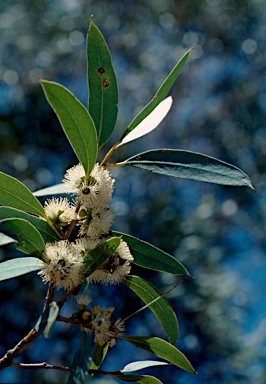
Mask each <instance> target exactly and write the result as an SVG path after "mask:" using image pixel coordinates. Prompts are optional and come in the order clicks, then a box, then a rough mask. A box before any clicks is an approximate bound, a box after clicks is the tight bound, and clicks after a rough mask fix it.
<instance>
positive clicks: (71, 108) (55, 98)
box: [41, 80, 97, 176]
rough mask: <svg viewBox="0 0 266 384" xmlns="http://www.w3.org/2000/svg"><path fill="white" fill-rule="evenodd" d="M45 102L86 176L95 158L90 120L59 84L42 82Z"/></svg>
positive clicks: (95, 138)
mask: <svg viewBox="0 0 266 384" xmlns="http://www.w3.org/2000/svg"><path fill="white" fill-rule="evenodd" d="M41 83H42V87H43V90H44V93H45V96H46V99H47V101H48V102H49V104H50V105H51V107H52V108H53V110H54V111H55V113H56V114H57V117H58V119H59V121H60V123H61V125H62V128H63V130H64V132H65V134H66V136H67V138H68V140H69V142H70V144H71V146H72V148H73V150H74V152H75V153H76V155H77V158H78V159H79V161H80V162H81V164H82V165H83V167H84V170H85V174H86V176H88V175H89V174H90V172H91V170H92V168H93V166H94V164H95V161H96V157H97V137H96V130H95V126H94V123H93V121H92V118H91V117H90V115H89V113H88V111H87V109H86V108H85V107H84V106H83V105H82V104H81V103H80V102H79V101H78V100H77V99H76V97H75V96H74V95H73V94H72V93H71V92H70V91H69V90H68V89H66V88H65V87H63V86H62V85H60V84H57V83H54V82H51V81H45V80H42V81H41Z"/></svg>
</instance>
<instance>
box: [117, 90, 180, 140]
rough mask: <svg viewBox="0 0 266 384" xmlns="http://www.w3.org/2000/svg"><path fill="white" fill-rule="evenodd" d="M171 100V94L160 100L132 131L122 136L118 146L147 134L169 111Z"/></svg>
mask: <svg viewBox="0 0 266 384" xmlns="http://www.w3.org/2000/svg"><path fill="white" fill-rule="evenodd" d="M172 102H173V99H172V97H171V96H169V97H167V98H166V99H164V100H163V101H161V102H160V104H159V105H157V107H156V108H155V109H154V110H153V111H152V112H151V113H150V114H149V115H148V116H147V117H146V118H145V119H144V120H142V122H141V123H140V124H139V125H138V126H137V127H136V128H135V129H134V130H133V131H131V132H130V133H129V134H128V135H127V136H125V137H124V139H123V140H122V141H121V143H120V144H119V146H120V145H123V144H126V143H128V142H130V141H133V140H135V139H138V138H139V137H142V136H144V135H147V133H150V132H151V131H153V130H154V129H155V128H156V127H157V126H158V125H159V124H160V123H161V121H162V120H163V119H164V118H165V116H166V115H167V113H168V112H169V110H170V108H171V106H172Z"/></svg>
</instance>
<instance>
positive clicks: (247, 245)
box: [0, 0, 266, 384]
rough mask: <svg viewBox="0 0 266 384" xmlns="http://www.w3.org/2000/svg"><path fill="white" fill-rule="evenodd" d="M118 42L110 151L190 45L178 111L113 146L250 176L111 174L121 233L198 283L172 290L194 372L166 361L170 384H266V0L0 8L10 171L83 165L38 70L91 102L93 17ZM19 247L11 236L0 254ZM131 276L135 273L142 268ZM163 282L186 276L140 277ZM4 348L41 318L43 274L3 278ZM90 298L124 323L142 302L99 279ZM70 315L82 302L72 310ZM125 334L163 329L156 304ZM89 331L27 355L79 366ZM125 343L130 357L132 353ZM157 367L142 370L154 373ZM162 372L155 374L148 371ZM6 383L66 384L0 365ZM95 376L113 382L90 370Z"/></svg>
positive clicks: (55, 175) (0, 331)
mask: <svg viewBox="0 0 266 384" xmlns="http://www.w3.org/2000/svg"><path fill="white" fill-rule="evenodd" d="M92 14H93V15H94V21H95V23H96V25H98V26H99V28H100V29H101V31H102V32H103V35H104V36H105V38H106V40H107V43H108V45H109V47H110V50H111V53H112V57H113V63H114V67H115V70H116V74H117V80H118V87H119V116H118V122H117V128H116V131H115V132H114V134H113V136H112V138H111V140H110V142H109V143H108V144H107V145H106V146H105V147H104V148H103V151H102V153H101V154H100V156H99V158H100V159H101V158H102V157H103V155H104V153H105V152H106V151H107V150H108V149H109V148H110V146H111V144H112V143H114V142H115V140H116V139H118V138H119V137H120V136H121V134H122V133H123V132H124V130H125V129H126V127H127V125H128V124H129V122H130V121H131V120H132V119H133V117H134V116H135V115H136V113H137V112H138V111H139V110H140V109H141V108H142V107H143V106H144V105H145V104H146V103H147V102H148V101H149V100H150V99H151V97H152V96H153V95H154V93H155V91H156V90H157V88H158V87H159V86H160V84H161V83H162V81H163V80H164V78H165V77H166V76H167V74H168V73H169V72H170V70H171V69H172V68H173V66H174V65H175V64H176V62H177V61H178V60H179V58H180V57H181V56H182V55H183V54H184V53H185V51H186V50H187V49H188V48H190V47H192V46H193V47H194V48H193V50H192V52H191V54H190V58H189V61H188V63H187V65H186V67H185V68H184V70H183V71H182V74H181V75H180V77H179V78H178V80H177V82H176V84H175V85H174V87H173V89H172V91H171V94H172V96H173V98H174V104H173V107H172V109H171V111H170V113H169V115H168V116H167V117H166V119H165V120H164V121H163V122H162V124H161V125H160V127H159V128H158V129H157V130H156V131H155V132H154V133H153V134H150V135H148V136H146V137H144V138H142V139H140V140H138V141H136V142H133V143H130V144H128V145H127V146H124V147H122V148H121V149H120V151H119V152H117V154H115V156H114V159H116V160H123V159H125V158H127V157H129V156H131V155H134V154H135V153H137V152H141V151H145V150H148V149H152V148H158V147H165V148H180V149H188V150H192V151H197V152H202V153H205V154H208V155H210V156H214V157H217V158H219V159H221V160H224V161H227V162H229V163H232V164H234V165H236V166H238V167H240V168H241V169H243V170H244V171H245V172H246V173H247V174H248V175H249V176H250V177H251V179H252V182H253V184H254V187H255V189H256V194H254V193H253V192H252V191H251V190H247V189H244V188H231V187H221V186H217V185H211V184H204V183H197V182H190V181H184V180H179V179H172V178H167V177H164V176H160V175H152V174H149V173H148V172H145V171H141V170H137V169H131V168H129V169H124V168H119V169H114V170H113V176H114V177H115V178H116V183H115V194H114V200H113V208H114V210H115V212H116V220H115V223H114V228H115V229H117V230H121V231H123V232H126V233H130V234H132V235H134V236H137V237H139V238H141V239H143V240H146V241H148V242H150V243H152V244H154V245H156V246H158V247H160V248H161V249H163V250H165V251H167V252H169V253H171V254H173V255H174V256H175V257H176V258H177V259H178V260H179V261H181V262H182V263H183V264H184V265H185V266H186V267H187V268H188V270H189V271H190V273H191V274H192V275H193V276H195V277H196V278H195V279H194V280H193V281H192V280H185V281H184V282H183V283H182V284H181V285H180V286H179V287H178V288H176V289H175V290H174V291H172V292H171V294H169V296H168V299H169V301H170V302H171V304H172V306H173V307H174V309H175V311H176V313H177V317H178V320H179V325H180V339H179V340H178V342H177V344H176V346H177V348H179V349H180V350H182V351H183V352H184V353H185V354H186V356H187V357H188V358H189V360H190V361H191V362H192V364H193V365H194V366H195V368H196V370H197V371H198V375H195V376H193V375H190V374H188V373H185V372H183V371H181V370H179V369H178V368H174V367H166V368H164V369H162V368H155V369H154V370H153V371H152V372H154V375H155V376H158V377H159V378H160V379H161V380H162V381H163V382H164V383H169V384H172V383H173V384H182V383H188V382H189V383H191V384H194V383H208V384H209V383H210V384H215V383H228V382H230V383H233V384H235V383H249V382H254V383H258V384H263V383H265V381H266V371H265V360H266V359H265V357H266V343H265V337H266V302H265V288H266V279H265V268H266V257H265V247H266V242H265V213H266V194H265V168H266V167H265V154H266V129H265V114H266V70H265V56H266V48H265V47H266V44H265V36H266V4H265V2H264V1H263V0H242V1H240V0H233V1H232V0H225V1H223V0H187V1H183V2H181V1H175V0H163V1H162V0H153V1H150V2H146V3H143V2H142V1H139V0H137V1H129V0H124V1H122V0H112V1H106V0H98V1H97V2H95V1H88V0H58V1H48V0H39V1H32V0H21V1H19V2H18V1H17V2H14V1H11V0H6V1H5V2H1V4H0V35H1V39H0V40H1V41H0V51H1V61H0V80H1V82H0V121H1V126H0V127H1V128H0V142H1V151H0V166H1V171H3V172H6V173H9V174H11V175H12V176H14V177H17V178H18V179H19V180H21V181H22V182H23V183H25V184H26V185H27V186H28V187H29V188H30V189H31V190H36V189H39V188H42V187H45V186H49V185H53V184H56V183H58V182H60V181H61V180H62V178H63V175H64V172H65V170H66V169H67V168H69V167H70V166H72V165H74V164H75V163H76V158H75V156H74V154H73V152H72V150H71V148H70V146H69V144H68V142H67V140H66V138H65V137H64V135H63V133H62V130H61V127H60V125H59V123H58V121H57V119H56V117H55V116H54V114H53V112H52V111H51V109H50V107H49V105H48V104H47V102H46V101H45V98H44V96H43V94H42V91H41V87H40V85H39V83H38V76H40V77H42V78H45V79H49V80H54V81H57V82H60V83H61V84H64V85H65V86H67V87H68V88H69V89H70V90H71V91H72V92H73V93H75V95H76V96H77V97H78V98H79V99H80V100H81V101H82V102H83V103H84V105H86V104H87V97H88V95H87V83H86V55H85V39H86V33H87V29H88V26H89V20H90V16H91V15H92ZM16 256H18V252H16V250H15V249H14V246H13V245H8V246H5V247H3V248H2V249H1V253H0V258H1V260H2V261H3V260H6V259H9V258H12V257H16ZM133 272H134V271H133ZM135 272H139V273H141V275H142V276H143V277H145V278H148V279H150V281H151V282H152V283H153V284H154V285H155V286H157V287H158V288H159V289H160V290H162V291H166V290H167V289H169V288H170V287H171V286H172V285H174V284H175V283H176V282H177V281H178V280H177V279H176V277H173V276H171V275H170V276H169V275H167V274H157V273H152V272H151V271H146V270H140V269H138V270H135ZM0 288H1V303H0V315H1V322H0V327H1V328H0V353H1V355H3V354H4V353H5V352H6V350H7V349H8V348H12V347H13V346H14V345H15V344H16V343H17V342H18V341H19V340H20V339H21V338H22V337H23V336H25V335H26V334H27V332H28V331H29V330H30V329H31V327H32V326H33V325H34V324H35V322H36V321H37V319H38V316H39V314H40V311H41V308H42V302H43V299H44V297H45V289H46V287H44V286H43V284H42V282H41V281H40V279H39V277H38V276H36V275H35V274H34V273H32V274H29V275H26V276H22V277H20V278H18V279H12V280H10V281H6V282H1V287H0ZM90 294H91V295H92V296H93V297H94V298H95V299H94V302H95V304H96V303H99V304H101V305H106V306H110V305H112V306H115V307H116V315H117V317H119V316H121V317H125V316H128V315H129V314H130V313H132V312H134V310H136V309H137V308H139V306H140V305H142V304H141V303H140V302H139V301H138V299H137V298H136V297H135V296H134V295H133V294H132V293H131V292H128V290H127V288H126V287H125V286H117V287H106V286H102V287H97V286H93V287H92V291H91V293H90ZM73 310H75V306H74V300H72V301H70V303H69V305H68V306H67V307H66V308H65V309H64V313H65V314H66V315H70V314H71V313H72V312H71V311H73ZM127 334H143V335H153V336H155V335H158V336H160V337H163V338H164V337H165V336H164V334H163V332H162V330H161V329H160V326H159V324H158V322H157V320H156V319H155V318H154V316H153V314H152V313H150V312H149V311H148V310H146V311H144V312H141V313H140V314H139V315H138V316H136V317H133V318H132V319H131V320H130V321H129V322H128V323H127ZM77 345H78V329H75V328H74V329H73V327H69V326H68V325H62V324H58V325H56V327H55V329H54V331H53V337H51V338H50V339H47V340H44V339H39V340H37V341H36V343H34V344H33V345H32V346H30V347H29V349H27V350H26V351H25V352H24V353H23V355H22V356H21V357H20V358H19V359H17V360H16V361H21V362H43V361H47V362H49V363H53V364H62V365H68V364H70V361H71V357H72V355H73V352H74V350H75V348H76V347H77ZM125 351H126V352H125ZM147 358H151V356H147V354H146V353H144V352H142V351H139V350H136V348H134V347H133V346H131V345H128V344H127V343H125V342H124V341H120V340H119V341H118V343H117V346H116V347H115V348H113V350H112V351H111V353H110V356H108V358H107V359H106V361H105V362H104V364H103V369H105V370H117V369H121V368H123V366H124V365H125V364H127V363H128V362H131V361H133V360H136V359H140V360H142V359H147ZM146 373H147V372H146ZM149 373H151V371H149ZM0 381H1V382H7V383H25V382H31V383H64V382H65V381H66V375H65V374H64V373H60V372H59V373H58V372H53V371H45V372H44V371H41V370H39V371H34V370H30V371H21V370H19V369H15V368H8V369H6V370H5V371H3V372H1V373H0ZM92 381H94V382H95V383H98V384H99V383H101V384H103V383H108V382H110V383H113V382H116V381H114V380H113V379H109V380H108V379H107V378H106V377H104V378H103V379H101V378H98V377H94V378H93V380H92Z"/></svg>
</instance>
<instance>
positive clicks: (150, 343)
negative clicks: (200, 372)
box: [120, 336, 197, 373]
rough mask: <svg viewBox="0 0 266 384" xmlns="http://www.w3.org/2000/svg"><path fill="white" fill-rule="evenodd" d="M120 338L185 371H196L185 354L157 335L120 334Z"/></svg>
mask: <svg viewBox="0 0 266 384" xmlns="http://www.w3.org/2000/svg"><path fill="white" fill-rule="evenodd" d="M120 338H122V339H124V340H126V341H128V342H129V343H131V344H133V345H135V346H136V347H138V348H141V349H144V351H146V352H149V353H152V354H154V355H155V356H158V357H160V358H162V359H164V360H167V361H169V362H170V363H172V364H174V365H176V366H177V367H179V368H182V369H184V370H185V371H187V372H191V373H197V372H196V371H195V369H194V368H193V367H192V365H191V364H190V362H189V361H188V359H187V358H186V356H185V355H184V354H183V353H182V352H180V351H179V350H178V349H177V348H176V347H174V346H173V345H172V344H169V343H167V341H165V340H162V339H159V338H158V337H148V336H120Z"/></svg>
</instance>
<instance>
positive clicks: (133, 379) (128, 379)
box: [112, 374, 143, 383]
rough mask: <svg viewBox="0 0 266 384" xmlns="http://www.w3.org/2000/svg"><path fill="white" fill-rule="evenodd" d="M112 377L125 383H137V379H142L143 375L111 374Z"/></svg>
mask: <svg viewBox="0 0 266 384" xmlns="http://www.w3.org/2000/svg"><path fill="white" fill-rule="evenodd" d="M112 376H113V377H115V378H116V379H119V380H122V381H125V382H127V383H139V380H141V379H142V377H143V376H141V375H134V374H129V375H128V374H127V375H122V374H121V375H113V374H112Z"/></svg>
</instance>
